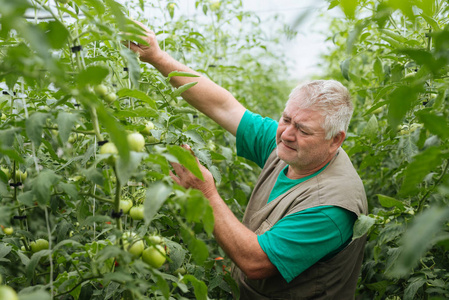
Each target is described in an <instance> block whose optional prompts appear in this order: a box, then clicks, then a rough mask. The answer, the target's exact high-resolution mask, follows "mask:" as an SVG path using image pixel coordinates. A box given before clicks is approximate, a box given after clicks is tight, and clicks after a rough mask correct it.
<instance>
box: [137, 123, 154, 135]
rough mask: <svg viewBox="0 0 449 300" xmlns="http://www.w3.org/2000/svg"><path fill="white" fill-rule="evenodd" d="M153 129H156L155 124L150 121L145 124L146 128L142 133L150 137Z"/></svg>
mask: <svg viewBox="0 0 449 300" xmlns="http://www.w3.org/2000/svg"><path fill="white" fill-rule="evenodd" d="M152 129H154V124H153V122H151V121H148V122H146V123H145V128H144V129H142V131H141V132H140V133H142V134H145V135H150V134H151V130H152Z"/></svg>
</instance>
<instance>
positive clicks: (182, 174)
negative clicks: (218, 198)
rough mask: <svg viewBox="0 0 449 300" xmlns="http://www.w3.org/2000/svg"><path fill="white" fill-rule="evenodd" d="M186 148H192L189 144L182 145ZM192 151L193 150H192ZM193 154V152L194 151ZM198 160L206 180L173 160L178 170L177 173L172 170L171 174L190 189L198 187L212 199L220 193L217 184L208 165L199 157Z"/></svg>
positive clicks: (175, 168)
mask: <svg viewBox="0 0 449 300" xmlns="http://www.w3.org/2000/svg"><path fill="white" fill-rule="evenodd" d="M182 147H183V148H184V149H187V150H190V147H189V146H188V145H183V146H182ZM191 152H192V151H191ZM192 155H193V152H192ZM196 162H197V163H198V167H199V168H200V170H201V173H202V174H203V178H204V181H203V180H201V179H198V178H197V177H196V176H195V175H193V174H192V173H191V172H190V171H189V170H187V169H186V168H185V167H184V166H182V165H181V164H178V163H174V162H172V163H171V165H172V166H173V169H174V170H175V172H176V175H175V174H174V173H173V172H171V171H170V176H171V178H172V179H173V181H175V182H176V183H177V184H179V185H180V186H182V187H184V188H186V189H188V188H193V189H197V190H199V191H200V192H202V193H203V195H204V196H205V197H206V198H208V199H210V197H211V196H213V195H216V194H218V192H217V188H216V186H215V181H214V177H213V176H212V174H211V173H210V172H209V170H208V169H206V167H204V166H203V165H201V164H200V162H199V160H198V158H196Z"/></svg>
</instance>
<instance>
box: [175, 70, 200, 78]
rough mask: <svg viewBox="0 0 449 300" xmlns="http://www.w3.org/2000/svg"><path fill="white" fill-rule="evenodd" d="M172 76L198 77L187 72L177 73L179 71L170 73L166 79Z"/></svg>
mask: <svg viewBox="0 0 449 300" xmlns="http://www.w3.org/2000/svg"><path fill="white" fill-rule="evenodd" d="M173 76H180V77H200V75H197V74H193V73H189V72H179V71H172V72H170V73H169V74H168V76H167V78H172V77H173Z"/></svg>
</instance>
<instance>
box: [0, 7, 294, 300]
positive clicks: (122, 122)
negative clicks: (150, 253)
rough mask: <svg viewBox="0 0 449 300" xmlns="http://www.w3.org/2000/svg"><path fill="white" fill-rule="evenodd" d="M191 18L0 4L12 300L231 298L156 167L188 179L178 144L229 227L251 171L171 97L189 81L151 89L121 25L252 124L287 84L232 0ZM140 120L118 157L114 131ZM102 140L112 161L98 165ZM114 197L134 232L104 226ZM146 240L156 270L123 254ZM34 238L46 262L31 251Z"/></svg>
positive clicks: (3, 181) (197, 216) (203, 231)
mask: <svg viewBox="0 0 449 300" xmlns="http://www.w3.org/2000/svg"><path fill="white" fill-rule="evenodd" d="M195 5H196V8H197V11H196V13H197V14H201V15H204V18H198V19H196V18H194V17H193V18H192V19H187V18H186V17H183V16H178V14H179V11H178V3H177V2H176V1H151V2H150V3H148V1H146V2H144V1H141V0H140V1H126V4H125V5H124V4H120V3H119V2H116V1H114V0H104V1H102V0H68V1H65V0H57V1H53V0H17V1H9V0H0V16H1V18H0V43H1V48H0V112H1V121H0V164H1V165H2V171H1V172H0V203H1V205H0V225H3V226H12V227H13V228H14V233H13V234H12V235H9V236H7V235H4V234H3V233H1V234H0V261H1V265H0V275H1V276H2V278H3V283H4V284H7V285H9V286H11V287H13V288H14V289H15V290H17V291H18V292H20V299H149V298H151V299H153V298H158V299H161V298H162V299H183V298H184V299H185V298H190V299H193V298H195V299H226V298H230V297H231V293H232V292H234V293H238V291H237V289H236V285H235V283H234V282H233V280H232V278H231V276H230V274H229V273H230V260H229V258H226V257H225V259H224V260H215V259H214V258H215V257H222V256H225V255H224V253H223V252H222V250H221V249H219V247H218V245H217V243H216V242H215V241H214V239H213V237H212V231H213V226H214V217H213V213H212V208H211V207H210V205H209V203H208V201H207V199H205V198H204V196H203V195H202V194H201V193H200V192H198V191H195V190H185V189H183V188H181V187H179V186H177V185H174V184H173V182H172V181H171V179H170V178H169V171H170V162H179V163H181V164H182V165H184V166H185V167H186V168H187V169H188V170H190V171H191V172H192V173H193V174H195V175H196V176H198V177H201V176H202V175H201V173H200V172H199V169H198V167H197V165H196V160H195V158H194V156H192V155H191V152H190V151H187V150H185V149H184V148H182V147H180V145H182V144H189V145H190V146H191V148H192V151H193V152H194V154H195V155H196V157H198V159H199V160H200V161H201V162H202V163H203V164H204V165H205V166H206V167H207V168H209V170H210V171H211V172H212V174H213V175H214V177H215V179H216V181H217V184H218V185H219V190H220V192H221V195H222V196H223V198H224V199H225V200H226V201H227V202H228V203H229V206H230V207H231V209H233V210H234V211H235V213H236V214H237V215H239V216H241V213H242V210H243V208H242V207H244V205H245V204H246V201H247V199H248V196H249V193H250V191H251V188H252V185H253V184H254V182H255V179H256V176H257V172H255V171H257V167H256V166H255V165H254V164H250V163H248V162H247V161H245V160H243V159H240V158H237V157H236V153H235V150H234V149H235V145H234V138H233V137H232V136H230V135H229V134H228V133H226V132H225V131H224V130H223V129H222V128H220V127H219V126H217V125H215V124H212V122H211V121H209V120H207V119H206V118H205V117H203V116H202V115H200V113H199V112H198V111H197V110H195V109H193V108H191V107H188V106H187V104H186V103H185V102H184V101H182V100H181V97H180V95H181V93H183V92H184V91H186V90H187V89H189V88H191V87H192V86H193V85H194V84H195V83H192V84H188V85H185V86H182V87H179V88H177V89H175V88H173V87H171V85H170V84H169V81H170V78H171V77H173V76H189V77H195V76H196V75H193V74H188V73H182V72H172V73H171V74H169V76H168V77H167V78H165V77H163V76H162V75H160V74H159V73H158V72H157V71H156V70H155V69H154V68H153V67H151V66H149V65H147V64H144V63H141V62H140V61H139V60H138V58H137V56H136V55H135V54H134V53H133V52H131V51H130V50H129V49H128V48H127V47H126V42H123V41H126V40H127V39H131V40H134V41H137V42H139V43H144V41H143V40H142V39H141V38H139V35H140V34H141V29H140V28H139V27H137V26H136V25H135V24H134V22H132V21H131V20H130V19H129V18H128V16H130V15H133V16H135V18H136V19H139V20H141V21H143V22H144V23H145V24H147V25H148V26H149V27H151V28H152V29H153V30H154V31H155V32H156V33H157V34H158V40H159V42H160V46H161V48H163V49H164V50H166V51H167V52H169V53H170V54H171V55H172V56H174V57H175V58H176V59H178V60H180V61H181V62H183V63H186V64H187V65H189V66H191V67H192V68H194V69H196V70H198V71H199V72H200V73H202V74H204V75H206V76H208V77H210V78H211V79H212V80H214V81H216V82H218V83H219V84H220V85H222V86H223V87H225V88H227V89H229V90H230V91H231V92H232V93H233V94H234V95H235V96H236V97H237V98H238V99H239V100H240V101H241V102H242V103H243V104H244V105H246V106H247V107H248V108H250V109H252V108H257V111H258V112H261V113H262V114H266V115H271V116H275V117H276V118H277V115H278V113H279V112H280V110H281V109H282V106H283V104H284V101H285V99H286V98H287V96H288V93H289V90H290V83H289V82H288V81H287V80H286V78H287V72H286V68H285V65H284V64H283V61H282V58H281V59H280V58H279V55H278V52H279V51H276V47H277V46H278V45H277V44H276V43H277V41H270V40H267V39H265V38H260V36H261V34H262V32H261V31H260V29H259V26H258V25H259V23H260V20H259V19H258V18H257V17H256V16H254V15H252V14H250V13H247V12H244V11H243V10H242V6H241V3H240V2H239V1H230V0H226V1H217V2H210V1H202V0H199V1H196V2H195ZM154 13H156V15H157V17H154V18H153V17H148V16H151V15H152V14H154ZM146 17H148V18H147V19H146ZM285 87H288V88H285ZM260 99H270V103H268V104H267V105H264V106H260ZM148 121H151V122H152V123H153V124H154V128H152V129H150V130H149V131H150V133H149V134H148V132H145V149H144V150H143V151H142V152H136V151H130V146H129V145H128V140H127V135H128V133H131V132H143V131H144V130H146V129H145V126H146V124H147V122H148ZM106 141H108V142H112V143H113V144H114V145H115V147H116V148H117V150H118V154H111V153H105V154H101V153H100V152H99V148H100V147H101V145H103V144H104V143H105V142H106ZM219 145H221V146H219ZM19 171H20V172H21V173H20V174H22V175H21V176H15V174H16V172H19ZM8 174H9V175H8ZM25 174H26V175H25ZM25 177H26V178H25ZM121 199H123V200H125V199H129V200H131V201H132V203H133V205H134V206H138V205H140V207H143V209H144V212H143V215H144V219H143V220H133V219H132V218H131V217H130V216H129V215H127V214H124V215H123V214H120V212H119V211H120V200H121ZM129 232H132V233H133V234H134V233H135V235H130V234H129ZM150 235H158V236H160V237H161V239H162V244H163V245H164V247H165V249H166V252H167V262H166V263H165V264H164V265H163V266H162V267H161V268H158V269H156V268H153V267H151V266H150V265H148V264H146V263H145V262H144V261H142V259H140V258H138V257H135V256H134V255H133V254H131V253H129V252H128V251H126V249H124V243H123V239H129V238H130V237H131V239H134V240H133V241H128V240H127V242H128V243H129V242H137V241H143V242H144V244H145V247H149V246H152V245H153V243H154V242H152V240H151V239H150V237H149V236H150ZM38 239H45V240H48V241H49V249H46V250H42V251H39V252H36V253H32V251H31V248H30V244H31V242H33V241H35V240H38ZM179 268H184V269H185V270H186V274H180V273H175V270H177V269H179Z"/></svg>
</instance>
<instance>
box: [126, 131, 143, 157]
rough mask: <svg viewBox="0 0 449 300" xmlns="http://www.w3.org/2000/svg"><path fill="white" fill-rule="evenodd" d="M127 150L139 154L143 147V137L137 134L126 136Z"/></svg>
mask: <svg viewBox="0 0 449 300" xmlns="http://www.w3.org/2000/svg"><path fill="white" fill-rule="evenodd" d="M128 144H129V149H130V150H132V151H136V152H141V151H142V150H143V148H144V147H145V139H144V138H143V135H141V134H140V133H138V132H133V133H130V134H128Z"/></svg>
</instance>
